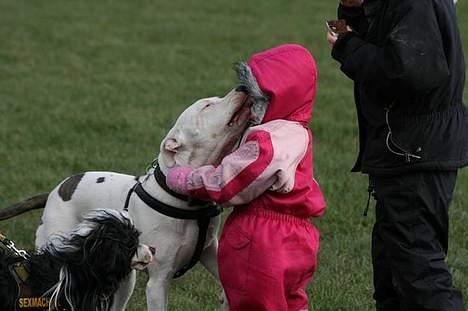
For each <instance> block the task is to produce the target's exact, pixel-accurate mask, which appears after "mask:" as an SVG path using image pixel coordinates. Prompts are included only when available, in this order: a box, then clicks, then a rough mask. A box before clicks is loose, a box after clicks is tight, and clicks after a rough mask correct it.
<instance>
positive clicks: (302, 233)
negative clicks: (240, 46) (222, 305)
mask: <svg viewBox="0 0 468 311" xmlns="http://www.w3.org/2000/svg"><path fill="white" fill-rule="evenodd" d="M318 249H319V233H318V230H317V229H316V228H315V226H314V225H313V224H311V223H310V222H309V221H308V220H307V219H304V218H298V217H295V216H291V215H285V214H280V213H277V212H274V211H271V210H266V209H261V208H254V207H250V208H248V207H247V208H244V207H236V208H234V211H233V212H232V213H231V215H229V217H228V219H227V220H226V223H225V225H224V228H223V233H222V235H221V239H220V244H219V253H218V260H219V273H220V278H221V283H222V285H223V288H224V290H225V292H226V296H227V299H228V302H229V307H230V310H231V311H263V310H268V311H280V310H281V311H286V310H287V311H298V310H307V309H308V298H307V295H306V293H305V287H306V286H307V283H308V282H309V280H310V279H311V278H312V275H313V274H314V271H315V269H316V265H317V253H318Z"/></svg>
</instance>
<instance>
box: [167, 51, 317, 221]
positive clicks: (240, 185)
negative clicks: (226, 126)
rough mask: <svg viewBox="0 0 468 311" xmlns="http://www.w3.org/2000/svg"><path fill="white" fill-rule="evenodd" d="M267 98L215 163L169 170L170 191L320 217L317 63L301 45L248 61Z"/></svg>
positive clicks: (271, 52) (236, 204) (254, 56)
mask: <svg viewBox="0 0 468 311" xmlns="http://www.w3.org/2000/svg"><path fill="white" fill-rule="evenodd" d="M248 65H249V67H250V69H251V70H252V72H253V74H254V76H255V78H256V80H257V82H258V85H259V86H260V89H261V90H262V91H263V93H265V94H266V95H268V97H269V98H270V101H269V105H268V108H267V111H266V113H265V116H264V118H263V120H262V122H261V124H260V125H257V126H253V127H250V128H249V129H248V130H247V131H246V133H245V135H244V137H243V139H242V140H241V143H240V146H239V148H238V149H236V150H235V151H234V152H233V153H231V154H229V155H228V156H226V157H225V158H224V159H223V160H222V162H221V164H220V165H218V166H217V167H214V166H210V165H208V166H203V167H200V168H197V169H191V168H174V169H171V170H169V172H168V175H167V184H168V186H169V187H171V188H173V189H174V190H175V191H178V192H181V193H184V194H188V195H190V196H192V197H195V198H198V199H203V200H211V201H214V202H216V203H218V204H223V205H234V206H239V205H248V206H249V207H256V208H264V209H269V210H274V211H277V212H280V213H284V214H290V215H295V216H299V217H304V218H306V217H317V216H321V215H322V214H323V213H324V210H325V201H324V198H323V195H322V192H321V190H320V187H319V184H318V183H317V181H316V180H315V179H314V173H313V156H312V132H311V130H310V129H308V128H307V124H308V122H309V121H310V119H311V116H312V108H313V103H314V99H315V95H316V84H317V67H316V63H315V61H314V59H313V57H312V55H311V54H310V53H309V52H308V51H307V50H306V49H305V48H304V47H302V46H300V45H295V44H287V45H282V46H279V47H276V48H273V49H270V50H267V51H264V52H261V53H258V54H255V55H253V56H252V57H251V58H250V60H249V61H248Z"/></svg>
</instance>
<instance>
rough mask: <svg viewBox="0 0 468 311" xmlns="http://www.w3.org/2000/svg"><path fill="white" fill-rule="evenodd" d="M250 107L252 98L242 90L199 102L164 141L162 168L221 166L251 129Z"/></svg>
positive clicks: (191, 107)
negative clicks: (227, 155)
mask: <svg viewBox="0 0 468 311" xmlns="http://www.w3.org/2000/svg"><path fill="white" fill-rule="evenodd" d="M250 105H251V101H250V97H249V96H248V95H247V94H246V92H245V91H244V90H242V89H233V90H231V91H230V92H229V93H228V94H227V95H226V96H224V97H210V98H203V99H200V100H198V101H196V102H195V103H194V104H192V105H191V106H190V107H188V108H187V109H186V110H185V111H184V112H183V113H182V114H181V115H180V116H179V118H178V119H177V121H176V123H175V125H174V126H173V128H172V129H171V130H170V131H169V133H168V135H167V136H166V137H165V138H164V139H163V141H162V143H161V150H160V151H161V152H160V158H159V160H160V163H161V164H162V166H163V167H164V166H165V167H168V168H170V167H173V166H175V165H176V164H177V165H185V166H187V165H188V166H192V167H198V166H201V165H205V164H216V163H218V162H219V161H220V160H221V158H222V157H223V156H224V155H225V154H226V153H228V152H230V151H231V150H232V149H233V148H234V146H235V143H236V142H237V140H238V139H239V138H240V136H241V135H242V133H243V131H244V130H245V129H246V127H247V126H248V124H249V120H250V119H251V111H250Z"/></svg>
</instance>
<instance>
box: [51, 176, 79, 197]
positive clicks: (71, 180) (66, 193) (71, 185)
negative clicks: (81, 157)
mask: <svg viewBox="0 0 468 311" xmlns="http://www.w3.org/2000/svg"><path fill="white" fill-rule="evenodd" d="M84 175H85V174H78V175H75V176H71V177H68V178H67V180H65V181H64V182H63V183H62V184H61V185H60V188H59V190H58V193H59V195H60V197H61V198H62V200H64V201H70V200H71V198H72V195H73V193H74V192H75V190H76V187H77V186H78V184H79V183H80V181H81V179H82V178H83V176H84Z"/></svg>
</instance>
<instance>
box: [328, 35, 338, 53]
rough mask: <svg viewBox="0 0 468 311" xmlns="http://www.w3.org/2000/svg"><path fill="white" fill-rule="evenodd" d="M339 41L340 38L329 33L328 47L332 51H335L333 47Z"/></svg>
mask: <svg viewBox="0 0 468 311" xmlns="http://www.w3.org/2000/svg"><path fill="white" fill-rule="evenodd" d="M337 39H338V36H335V35H334V34H332V33H331V32H329V31H328V32H327V42H328V47H329V48H330V49H333V47H334V46H335V42H336V40H337Z"/></svg>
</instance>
